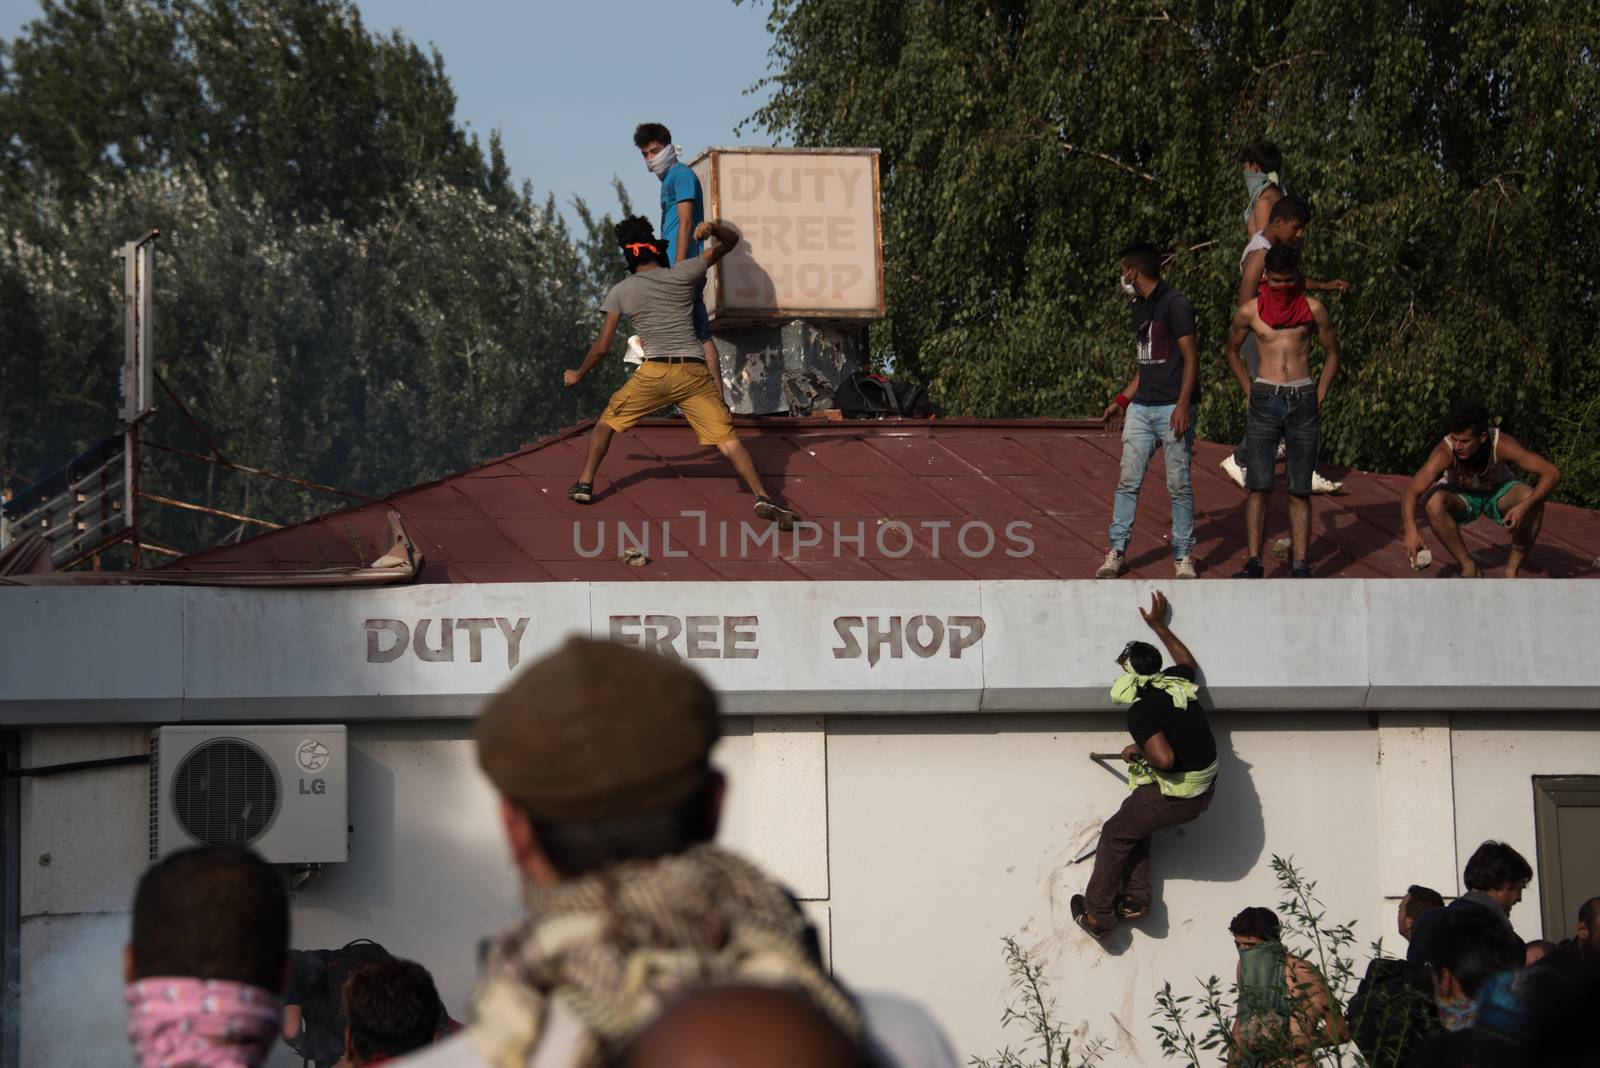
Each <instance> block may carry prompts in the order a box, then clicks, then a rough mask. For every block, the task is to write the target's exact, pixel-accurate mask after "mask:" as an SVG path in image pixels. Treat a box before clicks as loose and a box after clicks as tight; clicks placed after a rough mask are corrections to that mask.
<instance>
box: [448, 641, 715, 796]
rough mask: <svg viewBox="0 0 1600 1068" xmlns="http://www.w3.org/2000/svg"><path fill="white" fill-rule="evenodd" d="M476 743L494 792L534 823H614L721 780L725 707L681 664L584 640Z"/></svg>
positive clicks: (503, 697)
mask: <svg viewBox="0 0 1600 1068" xmlns="http://www.w3.org/2000/svg"><path fill="white" fill-rule="evenodd" d="M474 736H475V737H476V739H477V742H478V763H479V765H480V766H481V767H482V768H483V771H484V774H486V775H487V776H489V781H490V782H492V783H494V785H495V786H496V787H498V788H499V790H500V792H501V793H503V794H505V795H506V797H508V798H510V799H511V800H512V801H515V802H517V803H519V804H521V805H522V806H523V807H524V808H526V809H527V810H528V813H529V814H530V815H532V816H534V817H535V818H537V819H545V820H550V821H552V822H563V821H566V822H584V821H589V820H603V819H614V818H617V817H620V816H631V815H637V814H639V813H643V812H650V811H654V810H656V809H660V808H665V807H667V806H670V805H673V804H676V803H677V802H679V801H683V800H686V799H687V798H689V797H691V796H692V795H693V794H694V793H695V792H696V791H697V790H699V789H701V788H702V787H704V786H705V785H707V784H708V783H709V782H710V781H711V777H712V771H711V763H710V757H711V746H712V745H713V744H714V743H715V742H716V740H717V736H718V724H717V698H716V695H715V694H714V693H712V692H711V688H710V687H708V686H707V685H706V684H705V682H704V681H703V680H702V679H701V678H700V676H699V675H698V674H696V673H695V672H694V671H691V670H690V669H689V668H687V667H685V666H684V665H683V664H681V663H678V662H677V661H675V660H670V659H668V658H667V657H665V656H661V655H659V654H656V653H647V652H645V651H644V650H642V649H635V648H632V647H629V646H625V645H618V644H616V643H614V642H602V641H593V640H590V639H588V638H573V639H571V640H570V641H568V642H567V644H566V645H564V646H562V647H561V649H559V650H558V651H556V652H554V653H551V654H550V655H549V656H546V657H544V658H543V659H541V660H539V661H537V662H535V663H533V664H531V665H529V667H528V669H527V670H526V671H524V672H523V673H522V674H521V675H520V676H519V677H518V678H517V679H516V680H515V681H514V682H512V684H511V685H510V686H509V687H507V688H506V689H505V690H503V691H501V693H500V694H499V696H497V697H495V698H494V699H493V700H492V701H490V702H489V706H488V707H487V708H486V709H485V710H484V712H483V715H482V716H480V717H479V718H478V725H477V729H476V730H475V732H474Z"/></svg>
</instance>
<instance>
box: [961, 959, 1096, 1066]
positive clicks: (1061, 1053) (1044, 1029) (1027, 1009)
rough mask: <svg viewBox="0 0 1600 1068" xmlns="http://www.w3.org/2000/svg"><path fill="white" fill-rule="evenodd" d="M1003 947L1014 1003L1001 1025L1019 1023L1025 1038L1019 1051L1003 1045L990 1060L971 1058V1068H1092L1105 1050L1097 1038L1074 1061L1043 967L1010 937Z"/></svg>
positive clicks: (1006, 1012)
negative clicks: (1057, 1016) (1014, 996)
mask: <svg viewBox="0 0 1600 1068" xmlns="http://www.w3.org/2000/svg"><path fill="white" fill-rule="evenodd" d="M1005 947H1006V972H1007V974H1008V975H1009V976H1010V977H1011V989H1012V990H1013V991H1014V992H1015V994H1016V1000H1015V1001H1013V1002H1011V1003H1010V1004H1008V1005H1006V1008H1005V1012H1004V1013H1003V1014H1002V1015H1001V1017H1000V1023H1001V1025H1002V1026H1007V1025H1010V1024H1013V1023H1015V1024H1021V1025H1022V1028H1023V1030H1024V1032H1025V1033H1026V1034H1027V1036H1028V1037H1027V1039H1026V1041H1024V1042H1023V1044H1022V1046H1021V1048H1020V1049H1017V1050H1012V1048H1011V1047H1010V1046H1006V1047H1005V1048H1004V1049H1002V1050H1001V1051H1000V1052H998V1053H996V1054H995V1055H994V1056H993V1057H988V1058H985V1057H973V1058H972V1061H971V1064H972V1065H973V1068H1093V1066H1094V1065H1096V1064H1099V1063H1100V1062H1101V1061H1102V1060H1104V1059H1105V1055H1106V1050H1107V1048H1108V1047H1107V1046H1106V1044H1105V1042H1104V1041H1103V1040H1101V1039H1098V1038H1092V1039H1089V1040H1088V1041H1087V1042H1086V1043H1085V1044H1084V1045H1083V1047H1082V1048H1081V1049H1080V1050H1079V1051H1078V1053H1077V1055H1076V1059H1074V1054H1073V1049H1072V1040H1073V1035H1071V1034H1068V1033H1067V1030H1066V1028H1065V1027H1063V1026H1062V1024H1061V1022H1060V1021H1059V1020H1057V1019H1056V999H1055V995H1053V994H1051V993H1050V984H1049V983H1047V982H1046V981H1045V978H1044V966H1043V965H1042V964H1040V963H1039V962H1038V961H1036V960H1034V959H1033V957H1032V956H1031V955H1029V953H1028V951H1027V950H1025V949H1023V948H1022V946H1021V945H1020V944H1019V943H1018V942H1017V940H1016V939H1015V938H1013V937H1011V936H1010V935H1007V936H1006V937H1005Z"/></svg>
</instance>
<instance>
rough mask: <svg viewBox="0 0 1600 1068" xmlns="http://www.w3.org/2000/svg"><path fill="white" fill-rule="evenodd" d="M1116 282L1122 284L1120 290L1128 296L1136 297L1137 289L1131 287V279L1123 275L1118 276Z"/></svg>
mask: <svg viewBox="0 0 1600 1068" xmlns="http://www.w3.org/2000/svg"><path fill="white" fill-rule="evenodd" d="M1117 283H1118V284H1119V285H1121V286H1122V291H1123V292H1124V293H1126V294H1128V296H1130V297H1137V296H1138V295H1139V291H1138V290H1137V289H1135V288H1133V280H1132V279H1130V278H1127V277H1126V276H1124V277H1121V278H1118V279H1117Z"/></svg>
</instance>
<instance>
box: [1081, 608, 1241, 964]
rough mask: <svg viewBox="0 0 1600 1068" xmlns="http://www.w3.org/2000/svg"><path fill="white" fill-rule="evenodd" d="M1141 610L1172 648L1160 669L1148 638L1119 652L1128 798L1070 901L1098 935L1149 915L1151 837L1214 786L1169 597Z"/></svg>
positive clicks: (1198, 806) (1207, 738)
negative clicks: (1169, 617)
mask: <svg viewBox="0 0 1600 1068" xmlns="http://www.w3.org/2000/svg"><path fill="white" fill-rule="evenodd" d="M1139 614H1140V615H1141V616H1143V617H1144V621H1145V622H1146V623H1147V624H1149V626H1150V629H1151V630H1153V631H1155V632H1156V637H1158V638H1160V639H1161V644H1162V645H1164V646H1166V647H1167V652H1168V653H1170V654H1172V660H1173V666H1172V667H1170V668H1168V669H1166V670H1165V671H1163V670H1162V669H1161V654H1160V653H1159V652H1157V651H1156V648H1155V646H1153V645H1151V644H1149V643H1148V642H1140V641H1133V642H1129V643H1128V644H1127V645H1126V646H1124V647H1123V649H1122V653H1121V655H1120V656H1118V657H1117V663H1118V664H1120V665H1121V666H1122V676H1121V677H1120V678H1118V679H1117V681H1116V684H1115V685H1114V686H1112V687H1111V699H1112V700H1113V701H1115V702H1117V703H1118V704H1123V705H1127V706H1128V733H1129V734H1131V735H1132V736H1133V744H1131V745H1128V746H1126V747H1124V749H1123V750H1122V759H1123V760H1125V761H1127V763H1128V788H1129V789H1130V790H1131V791H1132V792H1131V793H1129V794H1128V799H1127V800H1126V801H1124V802H1123V803H1122V807H1121V808H1119V809H1117V812H1116V814H1115V815H1113V816H1112V817H1111V818H1110V819H1108V820H1106V822H1105V825H1104V826H1103V827H1101V828H1100V844H1099V846H1098V847H1097V848H1096V850H1095V858H1094V873H1093V874H1092V875H1090V876H1089V885H1088V887H1087V888H1086V889H1085V890H1084V892H1083V893H1081V894H1074V895H1073V896H1072V901H1071V903H1070V906H1069V907H1070V909H1071V912H1072V918H1073V920H1074V921H1076V922H1077V924H1078V926H1079V927H1082V928H1083V929H1084V930H1085V931H1087V932H1088V933H1089V934H1090V935H1092V936H1094V937H1095V938H1103V937H1105V936H1106V935H1107V934H1109V933H1110V932H1111V930H1112V928H1114V927H1116V925H1117V923H1118V921H1120V920H1140V919H1143V918H1144V917H1146V916H1148V915H1149V914H1150V906H1151V903H1152V901H1151V897H1152V894H1151V888H1150V836H1151V835H1153V834H1155V832H1157V831H1159V830H1162V829H1164V828H1167V827H1176V826H1178V825H1180V824H1184V823H1188V822H1190V821H1191V820H1194V819H1196V818H1198V817H1199V815H1200V814H1201V813H1202V812H1204V811H1205V810H1206V809H1207V808H1210V807H1211V798H1212V795H1213V794H1214V793H1215V792H1216V790H1215V786H1216V781H1217V742H1216V739H1215V738H1213V737H1212V735H1211V726H1210V724H1208V723H1207V722H1206V715H1205V712H1204V711H1203V710H1202V709H1201V707H1200V699H1199V695H1200V690H1199V686H1198V685H1197V682H1196V680H1197V679H1198V678H1199V674H1200V665H1199V664H1197V663H1196V662H1195V659H1194V654H1192V653H1191V652H1189V647H1188V646H1187V645H1184V644H1183V642H1181V641H1179V640H1178V637H1177V635H1175V634H1173V633H1172V630H1171V628H1169V627H1168V626H1167V621H1166V620H1167V598H1166V595H1164V594H1160V593H1153V594H1151V595H1150V611H1148V612H1146V611H1145V610H1144V609H1142V608H1141V609H1139Z"/></svg>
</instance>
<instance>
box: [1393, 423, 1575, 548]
mask: <svg viewBox="0 0 1600 1068" xmlns="http://www.w3.org/2000/svg"><path fill="white" fill-rule="evenodd" d="M1445 431H1446V434H1445V437H1444V440H1443V441H1441V442H1439V444H1437V445H1435V446H1434V447H1433V451H1432V452H1431V453H1429V454H1428V461H1427V462H1426V463H1424V464H1423V465H1422V467H1421V468H1420V469H1419V470H1418V471H1417V473H1416V475H1415V476H1413V477H1412V479H1411V484H1410V485H1409V486H1407V487H1406V492H1405V495H1404V496H1403V497H1402V498H1401V500H1400V522H1401V525H1402V537H1403V538H1404V540H1405V546H1406V556H1407V557H1409V558H1410V560H1411V564H1412V566H1413V567H1415V566H1416V563H1417V553H1418V552H1419V551H1420V550H1421V549H1422V534H1421V533H1419V532H1418V530H1417V501H1418V500H1421V501H1423V502H1424V505H1425V508H1426V510H1427V513H1428V526H1429V527H1430V528H1432V530H1433V533H1434V536H1435V537H1437V538H1438V539H1439V540H1440V541H1441V542H1443V543H1444V547H1445V548H1446V549H1448V550H1449V551H1450V555H1451V556H1453V557H1455V558H1456V563H1458V564H1460V565H1461V577H1462V578H1477V577H1478V565H1477V562H1476V561H1474V560H1473V559H1472V554H1471V553H1470V552H1468V551H1467V543H1466V542H1465V541H1463V540H1462V538H1461V528H1462V526H1464V525H1465V524H1467V523H1470V522H1472V521H1473V520H1474V519H1476V518H1478V517H1479V516H1480V515H1486V516H1488V517H1489V521H1490V522H1491V523H1497V524H1499V525H1500V526H1503V527H1505V528H1506V529H1507V530H1509V531H1510V532H1511V555H1510V556H1508V557H1507V558H1506V570H1505V577H1506V578H1516V577H1517V572H1518V571H1519V570H1521V568H1522V564H1523V561H1525V560H1526V559H1527V558H1528V550H1530V549H1532V548H1533V543H1534V541H1535V540H1536V539H1537V538H1538V537H1539V528H1540V527H1541V526H1543V525H1544V502H1545V501H1546V500H1547V499H1548V498H1549V496H1550V494H1551V492H1553V491H1554V490H1555V488H1556V484H1557V483H1559V482H1560V481H1561V472H1560V470H1558V469H1557V468H1556V465H1555V464H1553V463H1551V462H1550V461H1549V460H1546V459H1545V458H1544V457H1543V456H1540V455H1539V454H1538V453H1536V452H1534V451H1533V450H1532V449H1529V448H1526V447H1524V446H1523V445H1522V443H1521V442H1519V441H1517V439H1516V438H1513V437H1512V436H1511V435H1510V434H1506V433H1502V432H1501V430H1500V428H1499V427H1494V426H1490V425H1489V413H1488V412H1486V411H1485V410H1484V407H1483V405H1481V404H1479V403H1477V402H1476V401H1460V402H1458V403H1457V404H1456V405H1455V406H1454V407H1453V408H1451V409H1450V415H1449V418H1448V419H1447V420H1446V422H1445ZM1517 468H1521V469H1522V470H1524V471H1527V472H1529V473H1531V474H1532V475H1534V476H1535V477H1536V478H1537V479H1538V482H1537V483H1536V484H1535V485H1533V486H1529V485H1528V484H1527V483H1526V482H1523V481H1521V480H1520V479H1518V478H1517Z"/></svg>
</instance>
